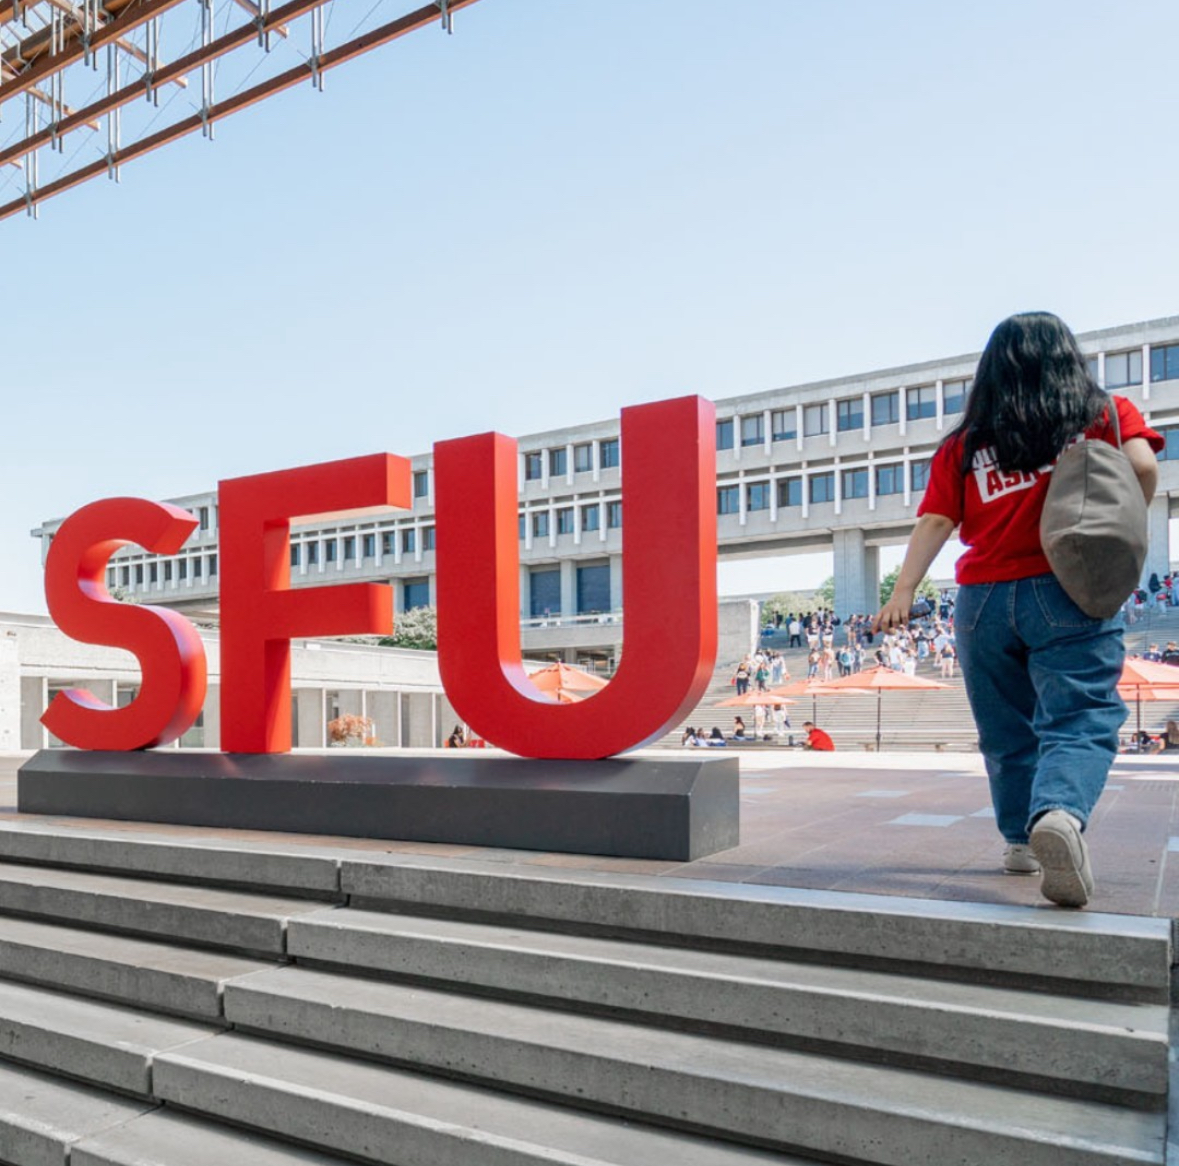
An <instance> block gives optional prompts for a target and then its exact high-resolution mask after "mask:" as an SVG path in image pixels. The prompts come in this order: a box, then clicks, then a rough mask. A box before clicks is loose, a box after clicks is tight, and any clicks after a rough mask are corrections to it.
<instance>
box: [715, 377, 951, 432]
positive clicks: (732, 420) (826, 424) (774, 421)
mask: <svg viewBox="0 0 1179 1166" xmlns="http://www.w3.org/2000/svg"><path fill="white" fill-rule="evenodd" d="M973 383H974V382H973V381H971V380H962V381H945V382H944V383H943V385H942V400H943V406H942V411H943V413H945V414H951V413H961V412H962V410H963V409H964V408H965V407H966V394H967V393H968V392H970V386H971V385H972V384H973ZM902 393H904V395H905V417H906V419H907V420H909V421H920V420H922V419H923V418H926V417H936V416H937V386H936V385H919V386H917V387H916V388H912V389H890V390H889V391H888V392H886V393H873V394H872V395H871V396H870V397H869V399H868V402H869V418H870V420H871V424H872V425H874V426H875V425H896V424H898V423H899V421H900V418H901V394H902ZM765 420H766V418H765V413H764V412H762V413H749V414H746V415H745V416H743V417H726V418H724V419H722V420H720V421H718V422H717V423H716V447H717V449H732V448H733V443H734V439H735V434H737V433H738V432H739V433H740V435H741V444H742V446H747V445H764V444H765V436H766V434H765ZM830 426H831V412H830V409H829V408H828V403H827V402H826V401H818V402H816V403H815V404H813V405H804V406H803V407H802V435H803V437H818V436H820V435H821V434H824V433H828V432H830ZM835 428H836V430H837V431H838V432H840V433H846V432H848V431H851V430H857V429H863V428H864V397H863V394H860V395H859V396H855V397H845V398H843V399H841V400H838V401H836V402H835ZM797 437H798V409H797V408H794V407H791V408H786V409H773V410H771V411H770V439H771V441H793V440H795V439H796V438H797Z"/></svg>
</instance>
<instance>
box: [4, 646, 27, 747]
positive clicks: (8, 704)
mask: <svg viewBox="0 0 1179 1166" xmlns="http://www.w3.org/2000/svg"><path fill="white" fill-rule="evenodd" d="M21 696H22V692H21V678H20V654H19V652H18V651H17V639H16V635H15V633H13V632H9V633H8V634H7V635H0V749H3V750H5V751H7V752H12V751H14V750H17V749H19V748H20V747H21V736H22V726H21Z"/></svg>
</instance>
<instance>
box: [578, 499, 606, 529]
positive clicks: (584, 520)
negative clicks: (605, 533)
mask: <svg viewBox="0 0 1179 1166" xmlns="http://www.w3.org/2000/svg"><path fill="white" fill-rule="evenodd" d="M601 525H602V508H601V507H600V506H599V505H598V504H597V503H596V502H592V503H590V505H588V506H583V507H582V508H581V529H582V530H598V529H599V528H600V527H601Z"/></svg>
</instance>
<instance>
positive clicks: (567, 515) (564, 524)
mask: <svg viewBox="0 0 1179 1166" xmlns="http://www.w3.org/2000/svg"><path fill="white" fill-rule="evenodd" d="M557 533H558V534H572V533H573V507H572V506H562V507H561V509H560V510H558V511H557Z"/></svg>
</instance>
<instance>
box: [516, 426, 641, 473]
mask: <svg viewBox="0 0 1179 1166" xmlns="http://www.w3.org/2000/svg"><path fill="white" fill-rule="evenodd" d="M546 454H547V455H548V462H549V477H550V478H563V477H565V476H566V475H567V474H568V473H569V449H568V447H566V446H563V445H559V446H557V447H556V448H555V449H549V450H544V449H534V450H530V451H529V452H528V453H526V454H525V455H524V480H525V481H526V482H539V481H540V480H541V479H542V478H543V477H544V464H545V455H546ZM619 460H620V449H619V442H618V438H617V437H608V438H606V439H605V440H604V441H600V442H598V469H600V470H612V469H615V468H616V467H617V466H618V464H619ZM593 469H594V443H593V442H592V441H585V442H582V443H580V444H579V445H575V446H574V447H573V472H574V473H575V474H589V473H592V472H593Z"/></svg>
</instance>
